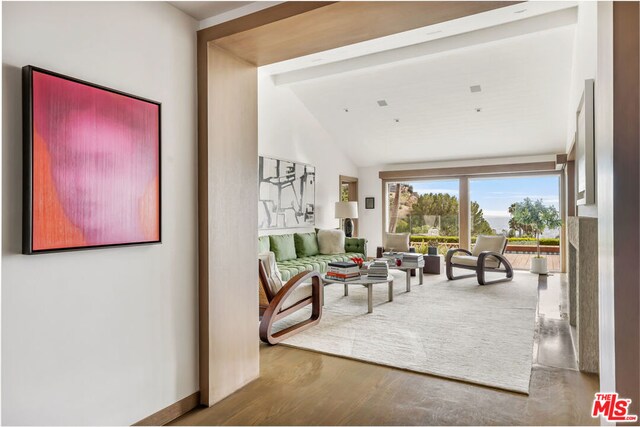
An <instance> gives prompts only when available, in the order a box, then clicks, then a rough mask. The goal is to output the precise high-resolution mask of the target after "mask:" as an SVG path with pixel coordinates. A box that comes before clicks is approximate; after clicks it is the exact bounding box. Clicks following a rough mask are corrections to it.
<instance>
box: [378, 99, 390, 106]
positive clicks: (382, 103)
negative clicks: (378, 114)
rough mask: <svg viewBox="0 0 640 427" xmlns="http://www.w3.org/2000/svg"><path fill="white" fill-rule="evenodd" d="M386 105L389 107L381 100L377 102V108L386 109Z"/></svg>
mask: <svg viewBox="0 0 640 427" xmlns="http://www.w3.org/2000/svg"><path fill="white" fill-rule="evenodd" d="M387 105H389V104H387V101H385V100H384V99H381V100H379V101H378V106H379V107H386V106H387Z"/></svg>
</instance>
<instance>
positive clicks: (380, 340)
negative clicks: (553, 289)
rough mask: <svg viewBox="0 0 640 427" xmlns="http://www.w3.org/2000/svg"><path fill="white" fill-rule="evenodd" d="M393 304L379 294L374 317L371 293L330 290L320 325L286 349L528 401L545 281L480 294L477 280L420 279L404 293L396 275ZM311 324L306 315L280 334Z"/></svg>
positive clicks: (382, 289)
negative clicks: (540, 284) (476, 386)
mask: <svg viewBox="0 0 640 427" xmlns="http://www.w3.org/2000/svg"><path fill="white" fill-rule="evenodd" d="M394 276H395V281H394V300H393V302H388V301H387V298H388V293H387V287H386V285H383V284H380V285H375V286H374V292H373V294H374V295H373V298H374V299H373V303H374V306H373V313H371V314H367V291H366V288H364V287H361V286H356V285H350V287H349V296H344V290H343V286H342V285H339V284H336V285H329V286H326V287H325V305H324V311H323V316H322V320H321V322H320V323H319V324H318V325H317V326H314V327H313V328H310V329H308V330H306V331H304V332H302V333H300V334H298V335H295V336H293V337H291V338H289V339H287V340H285V341H283V344H285V345H288V346H292V347H298V348H302V349H307V350H313V351H317V352H321V353H327V354H332V355H336V356H342V357H347V358H351V359H357V360H361V361H366V362H371V363H376V364H380V365H386V366H392V367H395V368H399V369H405V370H410V371H415V372H420V373H425V374H432V375H437V376H441V377H445V378H452V379H456V380H461V381H466V382H470V383H475V384H481V385H485V386H490V387H495V388H500V389H505V390H510V391H515V392H519V393H524V394H528V392H529V380H530V377H531V364H532V353H533V340H534V328H535V313H536V305H537V301H538V297H537V295H538V292H537V282H538V279H537V278H538V276H537V275H534V274H531V273H528V272H516V274H515V277H514V280H513V281H511V282H505V283H499V284H494V285H486V286H479V285H478V283H477V282H476V280H475V279H474V278H469V279H461V280H456V281H447V280H446V278H445V277H444V276H425V283H424V285H418V284H417V280H416V279H415V278H413V281H412V283H413V284H412V287H411V292H409V293H407V292H406V290H405V278H404V274H403V273H399V274H398V273H397V272H394ZM304 316H307V317H308V312H306V310H301V311H300V312H298V313H295V314H294V315H292V316H290V317H289V318H287V319H285V320H282V321H281V322H279V324H278V325H277V326H278V327H277V329H281V328H284V327H286V326H288V325H291V324H293V323H294V322H296V321H299V320H301V319H303V318H304Z"/></svg>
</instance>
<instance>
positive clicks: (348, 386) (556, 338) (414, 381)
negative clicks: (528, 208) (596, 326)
mask: <svg viewBox="0 0 640 427" xmlns="http://www.w3.org/2000/svg"><path fill="white" fill-rule="evenodd" d="M414 280H415V279H414ZM538 288H539V295H540V298H539V303H538V316H537V327H536V339H535V344H534V349H533V361H534V367H533V371H532V375H531V388H530V393H531V394H530V395H529V396H525V395H521V394H518V393H511V392H506V391H501V390H496V389H492V388H488V387H481V386H475V385H470V384H466V383H462V382H458V381H452V380H447V379H442V378H438V377H433V376H429V375H422V374H417V373H412V372H407V371H401V370H398V369H393V368H388V367H383V366H377V365H372V364H369V363H364V362H358V361H354V360H348V359H343V358H339V357H335V356H329V355H323V354H319V353H314V352H311V351H305V350H299V349H294V348H288V347H284V346H281V345H279V346H273V347H269V346H266V345H263V346H262V347H261V348H260V361H261V376H260V378H259V379H257V380H256V381H254V382H252V383H251V384H249V385H247V386H246V387H244V388H243V389H241V390H239V391H237V392H236V393H234V394H233V395H231V396H229V397H228V398H226V399H224V400H223V401H221V402H219V403H218V404H216V405H214V406H212V407H211V408H203V409H196V410H194V411H191V412H190V413H188V414H186V415H184V416H182V417H181V418H179V419H177V420H175V421H174V422H173V423H172V424H173V425H574V424H577V425H596V424H598V422H597V421H598V420H595V419H592V418H591V417H590V410H591V403H592V400H593V394H594V393H595V392H596V391H597V390H598V377H597V375H587V374H582V373H580V372H578V371H577V370H575V366H576V363H575V357H574V354H573V345H572V343H571V332H570V327H569V324H568V322H567V320H566V309H567V303H566V280H565V278H564V275H554V276H549V278H548V279H543V280H541V281H540V283H539V286H538Z"/></svg>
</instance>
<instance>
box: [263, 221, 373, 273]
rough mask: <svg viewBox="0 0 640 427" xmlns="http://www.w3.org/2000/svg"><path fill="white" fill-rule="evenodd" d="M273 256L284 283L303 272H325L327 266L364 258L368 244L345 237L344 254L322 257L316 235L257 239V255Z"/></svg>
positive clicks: (301, 234)
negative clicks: (271, 254) (270, 254)
mask: <svg viewBox="0 0 640 427" xmlns="http://www.w3.org/2000/svg"><path fill="white" fill-rule="evenodd" d="M264 252H273V253H274V254H275V256H276V263H277V264H278V270H280V274H281V275H282V280H284V281H287V280H289V279H290V278H292V277H293V276H295V275H296V274H298V273H301V272H303V271H317V272H319V273H324V272H326V271H327V264H329V263H330V262H334V261H348V260H349V259H350V258H354V257H360V258H366V257H367V240H366V239H359V238H355V237H347V238H346V239H345V242H344V253H342V254H334V255H323V254H321V253H320V251H319V249H318V238H317V235H316V233H315V232H310V233H294V234H279V235H271V236H262V237H259V238H258V253H264Z"/></svg>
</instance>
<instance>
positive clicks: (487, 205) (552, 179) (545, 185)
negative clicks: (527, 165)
mask: <svg viewBox="0 0 640 427" xmlns="http://www.w3.org/2000/svg"><path fill="white" fill-rule="evenodd" d="M558 180H559V177H558V176H557V175H551V176H528V177H517V178H514V177H509V178H479V179H471V180H469V187H470V192H471V200H473V201H476V202H478V203H479V204H480V208H481V209H482V210H483V211H484V215H485V217H486V216H504V217H509V212H508V210H507V209H508V208H509V205H511V203H513V202H519V201H522V200H523V199H524V198H525V197H530V198H532V199H542V200H543V202H544V203H545V204H548V205H553V206H555V207H556V209H559V181H558ZM411 185H413V190H414V191H416V192H418V193H420V194H423V193H439V192H442V193H449V194H451V195H454V196H458V181H457V180H447V181H423V182H412V183H411Z"/></svg>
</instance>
